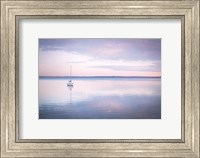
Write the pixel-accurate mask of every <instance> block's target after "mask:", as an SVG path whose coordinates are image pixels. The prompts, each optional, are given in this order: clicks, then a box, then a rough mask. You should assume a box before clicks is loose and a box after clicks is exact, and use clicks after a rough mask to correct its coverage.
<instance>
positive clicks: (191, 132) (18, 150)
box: [1, 0, 200, 158]
mask: <svg viewBox="0 0 200 158" xmlns="http://www.w3.org/2000/svg"><path fill="white" fill-rule="evenodd" d="M23 18H28V19H32V18H41V19H43V18H44V19H49V18H51V19H55V18H59V19H60V18H85V19H86V18H87V19H88V18H89V19H91V18H95V19H97V18H103V19H112V18H132V19H138V18H148V19H154V18H162V19H163V18H164V19H171V18H172V19H174V18H178V19H181V23H182V43H181V44H182V46H181V48H182V50H181V51H182V52H181V54H182V56H181V63H182V64H181V71H182V75H181V82H182V85H181V103H182V105H181V106H182V115H181V117H182V118H181V119H182V137H181V139H173V140H165V139H163V140H162V139H161V140H153V139H152V140H135V139H129V140H127V139H123V140H121V139H117V140H115V139H114V140H111V139H103V140H102V139H101V140H99V139H95V140H90V139H87V140H80V139H79V140H71V139H62V140H54V139H50V140H46V139H40V140H24V139H19V137H18V136H19V131H18V126H19V124H18V121H19V116H18V115H19V110H20V109H19V93H18V91H19V88H20V87H19V84H18V82H19V67H18V65H19V52H18V51H19V40H18V34H19V26H18V22H19V20H20V19H23ZM199 88H200V87H199V0H196V1H190V0H186V1H181V0H177V1H174V0H171V1H162V0H158V1H139V0H136V1H112V0H110V1H100V0H97V1H73V0H71V1H70V0H69V1H65V0H63V1H49V0H33V1H29V0H24V1H21V0H13V1H12V0H1V157H188V158H191V157H195V158H198V157H199Z"/></svg>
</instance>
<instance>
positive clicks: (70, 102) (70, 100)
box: [67, 85, 73, 104]
mask: <svg viewBox="0 0 200 158" xmlns="http://www.w3.org/2000/svg"><path fill="white" fill-rule="evenodd" d="M67 87H68V89H69V104H72V88H73V85H67Z"/></svg>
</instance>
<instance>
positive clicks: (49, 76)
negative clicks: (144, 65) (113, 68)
mask: <svg viewBox="0 0 200 158" xmlns="http://www.w3.org/2000/svg"><path fill="white" fill-rule="evenodd" d="M39 78H41V79H43V78H161V76H39Z"/></svg>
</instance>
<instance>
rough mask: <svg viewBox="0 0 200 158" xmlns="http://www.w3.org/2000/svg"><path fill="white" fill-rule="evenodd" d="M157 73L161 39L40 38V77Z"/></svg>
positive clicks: (159, 66)
mask: <svg viewBox="0 0 200 158" xmlns="http://www.w3.org/2000/svg"><path fill="white" fill-rule="evenodd" d="M70 65H71V67H72V74H71V75H72V76H160V75H161V39H139V38H74V39H73V38H66V39H59V38H58V39H55V38H49V39H39V76H69V75H70Z"/></svg>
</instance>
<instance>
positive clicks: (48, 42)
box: [39, 38, 161, 61]
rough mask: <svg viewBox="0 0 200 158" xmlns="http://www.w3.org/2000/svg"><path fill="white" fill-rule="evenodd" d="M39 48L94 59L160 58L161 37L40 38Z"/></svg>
mask: <svg viewBox="0 0 200 158" xmlns="http://www.w3.org/2000/svg"><path fill="white" fill-rule="evenodd" d="M39 50H40V51H42V52H47V51H62V52H67V53H71V54H77V55H85V56H89V57H90V58H92V59H93V60H99V59H102V60H111V59H112V60H125V61H131V60H160V59H161V39H134V38H132V39H131V38H115V39H114V38H84V39H83V38H75V39H73V38H70V39H39Z"/></svg>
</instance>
